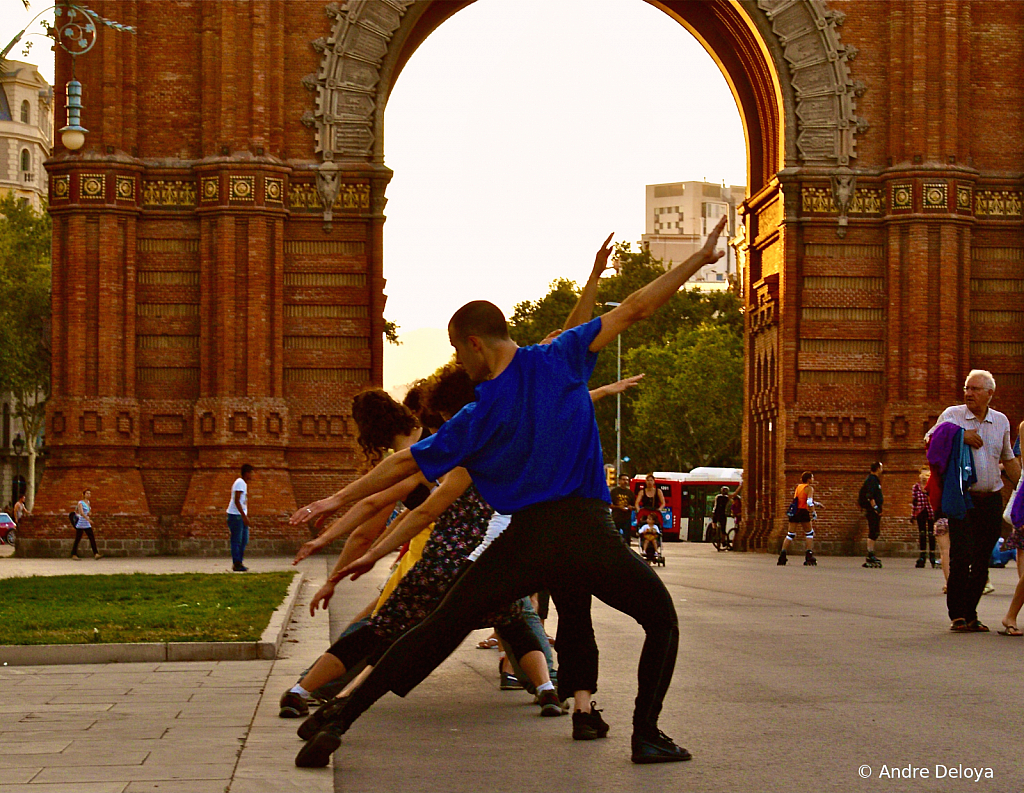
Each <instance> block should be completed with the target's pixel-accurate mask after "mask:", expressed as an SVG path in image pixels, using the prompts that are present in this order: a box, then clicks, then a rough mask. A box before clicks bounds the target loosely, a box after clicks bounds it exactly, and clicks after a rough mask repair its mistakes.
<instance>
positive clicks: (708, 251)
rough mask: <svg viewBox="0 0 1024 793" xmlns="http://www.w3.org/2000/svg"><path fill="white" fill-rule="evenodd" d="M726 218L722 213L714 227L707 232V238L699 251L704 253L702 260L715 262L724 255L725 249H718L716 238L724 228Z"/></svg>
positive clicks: (727, 218) (709, 262)
mask: <svg viewBox="0 0 1024 793" xmlns="http://www.w3.org/2000/svg"><path fill="white" fill-rule="evenodd" d="M728 220H729V216H728V215H722V217H721V218H720V219H719V221H718V223H716V224H715V227H714V228H713V229H712V230H711V233H710V234H708V238H707V240H706V241H705V242H704V247H703V248H701V249H700V251H701V253H702V254H703V255H704V261H706V262H707V263H708V264H711V263H712V262H717V261H718V260H719V259H721V258H722V257H723V256H725V251H720V250H718V238H719V237H720V236H721V234H722V231H723V230H724V229H725V224H726V223H727V222H728Z"/></svg>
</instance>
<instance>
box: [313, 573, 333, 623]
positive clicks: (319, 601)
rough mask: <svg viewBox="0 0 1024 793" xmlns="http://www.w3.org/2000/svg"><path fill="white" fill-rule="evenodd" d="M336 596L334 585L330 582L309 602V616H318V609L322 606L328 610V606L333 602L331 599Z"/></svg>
mask: <svg viewBox="0 0 1024 793" xmlns="http://www.w3.org/2000/svg"><path fill="white" fill-rule="evenodd" d="M333 595H334V583H333V582H331V581H328V582H327V583H326V584H324V585H323V586H322V587H320V588H319V589H318V590H317V591H316V594H315V595H313V599H312V600H311V601H309V616H311V617H315V616H316V607H317V606H318V605H322V607H323V609H324V611H326V610H327V604H328V603H330V602H331V597H332V596H333Z"/></svg>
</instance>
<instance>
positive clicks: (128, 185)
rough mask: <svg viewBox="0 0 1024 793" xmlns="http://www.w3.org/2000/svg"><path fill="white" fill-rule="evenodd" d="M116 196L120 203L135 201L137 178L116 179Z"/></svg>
mask: <svg viewBox="0 0 1024 793" xmlns="http://www.w3.org/2000/svg"><path fill="white" fill-rule="evenodd" d="M114 195H115V196H117V200H118V201H135V177H134V176H117V177H114Z"/></svg>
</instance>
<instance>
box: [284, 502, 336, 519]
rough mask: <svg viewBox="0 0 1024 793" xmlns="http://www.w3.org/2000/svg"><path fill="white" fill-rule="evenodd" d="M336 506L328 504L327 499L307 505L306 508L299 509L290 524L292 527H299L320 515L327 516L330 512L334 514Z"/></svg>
mask: <svg viewBox="0 0 1024 793" xmlns="http://www.w3.org/2000/svg"><path fill="white" fill-rule="evenodd" d="M333 511H334V506H333V505H332V504H330V503H329V502H328V500H327V499H326V498H322V499H320V500H319V501H314V502H313V503H312V504H307V505H306V506H304V507H300V508H299V509H297V510H296V511H295V512H294V513H293V514H292V516H291V517H290V518H288V522H289V523H290V524H291V525H292V526H298V525H299V524H300V523H305V522H306V521H308V520H312V519H313V518H315V517H318V516H320V515H325V514H327V513H328V512H333Z"/></svg>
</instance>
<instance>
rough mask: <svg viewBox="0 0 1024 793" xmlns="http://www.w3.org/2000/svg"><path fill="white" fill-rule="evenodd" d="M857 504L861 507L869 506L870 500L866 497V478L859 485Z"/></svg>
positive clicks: (866, 507)
mask: <svg viewBox="0 0 1024 793" xmlns="http://www.w3.org/2000/svg"><path fill="white" fill-rule="evenodd" d="M857 506H858V507H860V508H861V509H868V508H869V507H870V506H871V501H870V500H869V499H868V480H867V479H865V480H864V484H862V485H861V486H860V492H859V493H858V494H857Z"/></svg>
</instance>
